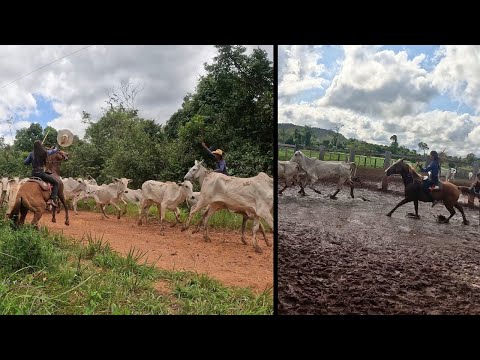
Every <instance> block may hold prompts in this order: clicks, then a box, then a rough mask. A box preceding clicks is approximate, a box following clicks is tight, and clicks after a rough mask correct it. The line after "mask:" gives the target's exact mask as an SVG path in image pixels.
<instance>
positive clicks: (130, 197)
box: [122, 189, 143, 216]
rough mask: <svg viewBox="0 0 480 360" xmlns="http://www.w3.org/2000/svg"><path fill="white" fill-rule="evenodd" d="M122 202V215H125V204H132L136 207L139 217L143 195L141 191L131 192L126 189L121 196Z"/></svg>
mask: <svg viewBox="0 0 480 360" xmlns="http://www.w3.org/2000/svg"><path fill="white" fill-rule="evenodd" d="M122 201H123V203H124V204H125V210H124V211H123V214H126V213H127V203H132V204H135V205H137V207H138V215H139V216H140V215H141V213H142V210H141V208H142V201H143V195H142V189H137V190H132V189H128V191H127V192H126V193H123V194H122Z"/></svg>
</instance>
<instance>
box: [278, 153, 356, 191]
mask: <svg viewBox="0 0 480 360" xmlns="http://www.w3.org/2000/svg"><path fill="white" fill-rule="evenodd" d="M355 172H356V165H355V163H354V162H343V161H322V160H318V159H315V158H309V157H307V156H305V155H304V154H303V153H302V152H301V151H300V150H298V151H295V154H294V155H293V157H292V158H291V159H290V161H279V162H278V180H279V181H280V180H283V181H285V186H284V188H283V189H281V190H280V192H279V194H280V195H281V194H282V192H283V191H284V190H285V189H286V188H287V187H289V186H292V185H294V184H297V185H299V186H300V191H299V193H301V194H302V195H305V186H307V185H308V187H309V188H310V189H312V190H313V191H315V192H316V193H319V194H320V191H318V190H317V189H316V188H315V187H314V186H313V185H314V184H315V183H316V182H317V181H318V180H323V179H332V180H334V181H336V182H337V190H336V191H335V192H334V193H333V194H332V195H330V198H332V199H335V198H336V195H337V194H338V193H339V191H340V190H341V189H342V187H343V186H344V185H348V186H350V196H351V197H352V198H354V194H353V187H354V183H353V179H352V178H353V177H354V176H355Z"/></svg>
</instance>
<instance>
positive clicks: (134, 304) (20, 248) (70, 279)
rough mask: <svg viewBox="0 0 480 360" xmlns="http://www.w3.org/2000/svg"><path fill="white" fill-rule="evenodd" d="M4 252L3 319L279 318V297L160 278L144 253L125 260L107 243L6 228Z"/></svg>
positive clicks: (180, 277) (0, 233) (0, 241)
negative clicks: (16, 316) (66, 316)
mask: <svg viewBox="0 0 480 360" xmlns="http://www.w3.org/2000/svg"><path fill="white" fill-rule="evenodd" d="M0 249H1V250H0V314H77V315H80V314H116V315H120V314H273V299H272V289H269V290H266V291H264V292H263V293H261V294H258V295H256V294H254V293H252V292H251V291H250V290H248V289H242V288H231V287H226V286H224V285H222V284H220V283H219V282H217V281H215V280H212V279H210V278H208V277H207V276H205V275H199V274H195V273H191V272H176V271H166V270H160V269H158V268H157V267H156V266H155V265H154V264H151V263H147V260H148V259H147V257H146V254H144V253H141V252H140V251H138V250H137V249H135V248H131V249H130V251H129V253H128V254H127V255H126V256H124V257H122V256H120V255H119V254H117V253H115V252H114V251H113V250H112V249H111V248H110V246H109V245H108V244H107V243H105V242H104V241H103V240H102V239H101V238H100V239H97V238H93V237H91V236H87V237H86V239H83V240H82V241H76V240H72V239H69V238H66V237H63V236H62V235H58V234H55V235H53V234H49V233H48V230H47V229H45V228H42V229H41V230H40V231H36V230H34V229H32V228H30V227H28V226H25V227H24V228H21V229H18V230H13V229H12V228H11V225H10V223H9V222H4V221H0ZM153 260H155V259H153ZM159 283H161V284H162V291H158V290H156V289H155V286H156V285H158V284H159Z"/></svg>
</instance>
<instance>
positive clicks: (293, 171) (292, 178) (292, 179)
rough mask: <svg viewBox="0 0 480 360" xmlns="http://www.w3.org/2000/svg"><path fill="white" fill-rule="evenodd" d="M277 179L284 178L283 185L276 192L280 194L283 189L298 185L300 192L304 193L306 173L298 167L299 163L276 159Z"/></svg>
mask: <svg viewBox="0 0 480 360" xmlns="http://www.w3.org/2000/svg"><path fill="white" fill-rule="evenodd" d="M278 180H279V181H280V180H284V181H285V186H284V187H283V189H282V190H280V191H279V192H278V195H282V193H283V191H284V190H285V189H286V188H287V187H289V186H292V185H295V184H298V185H300V191H299V193H300V194H303V195H305V190H304V187H305V180H306V174H305V173H304V172H303V171H302V169H301V168H300V165H299V164H298V163H296V162H293V161H280V160H279V161H278Z"/></svg>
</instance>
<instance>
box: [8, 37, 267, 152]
mask: <svg viewBox="0 0 480 360" xmlns="http://www.w3.org/2000/svg"><path fill="white" fill-rule="evenodd" d="M86 46H87V45H65V46H60V45H32V46H27V45H18V46H14V45H0V136H4V138H5V141H6V142H7V143H12V135H13V137H14V136H15V132H16V130H18V129H21V128H24V127H28V126H29V125H30V123H32V122H38V123H40V124H41V125H42V127H45V126H47V125H50V126H53V127H54V128H56V129H57V130H58V129H63V128H66V129H70V130H71V131H72V132H73V133H74V134H75V135H78V136H80V137H83V135H84V133H85V126H84V124H83V123H82V122H81V114H82V110H84V111H86V112H88V113H90V114H91V115H92V117H93V119H94V120H96V119H98V116H99V115H100V114H101V108H102V107H105V105H106V103H105V100H107V98H108V96H107V95H106V91H107V90H108V89H111V88H113V87H119V86H120V83H121V81H130V82H132V83H134V84H138V85H141V86H142V87H143V91H141V92H140V93H139V94H138V96H137V101H136V105H137V108H139V109H140V116H142V117H145V118H149V119H154V120H155V121H156V122H157V123H159V124H164V123H165V122H166V121H167V120H168V119H169V118H170V116H171V115H172V114H173V113H174V112H175V111H177V110H178V109H179V108H180V107H181V105H182V101H183V97H184V96H185V95H186V94H187V93H188V92H193V91H194V90H195V86H196V84H197V81H198V79H199V76H200V75H202V74H204V68H203V64H204V63H205V62H208V63H211V61H212V59H213V57H215V56H216V55H217V52H216V49H215V47H213V46H201V45H191V46H187V45H180V46H166V45H149V46H130V45H128V46H127V45H93V46H90V47H88V48H87V49H84V50H81V51H79V52H77V53H75V54H73V55H70V56H67V57H66V58H65V59H62V60H60V61H58V62H55V63H53V64H51V65H48V66H46V67H44V68H43V69H40V70H38V71H36V72H34V73H32V74H30V75H28V76H26V77H24V78H22V79H20V80H18V81H16V82H14V83H12V84H9V85H6V84H8V83H10V82H12V81H14V80H15V79H17V78H19V77H21V76H23V75H25V74H28V73H29V72H31V71H33V70H35V69H37V68H40V67H42V66H44V65H47V64H49V63H51V62H53V61H55V60H57V59H59V58H62V57H64V56H65V55H68V54H70V53H73V52H75V51H77V50H80V49H82V48H84V47H86ZM256 47H260V48H261V49H264V50H266V51H267V53H268V56H269V59H270V60H273V46H268V45H248V46H247V48H248V51H249V53H251V51H252V50H253V49H254V48H256ZM5 85H6V86H5ZM10 118H12V119H13V125H12V126H10V125H9V124H8V122H7V121H8V120H9V119H10Z"/></svg>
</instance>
